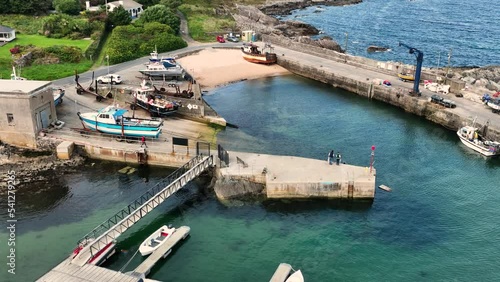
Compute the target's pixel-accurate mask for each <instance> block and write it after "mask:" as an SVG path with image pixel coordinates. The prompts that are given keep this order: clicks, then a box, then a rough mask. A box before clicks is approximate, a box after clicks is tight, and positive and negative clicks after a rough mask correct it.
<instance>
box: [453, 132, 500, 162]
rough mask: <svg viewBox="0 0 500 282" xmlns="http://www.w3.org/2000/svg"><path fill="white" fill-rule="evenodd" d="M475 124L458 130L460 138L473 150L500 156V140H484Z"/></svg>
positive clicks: (488, 155)
mask: <svg viewBox="0 0 500 282" xmlns="http://www.w3.org/2000/svg"><path fill="white" fill-rule="evenodd" d="M477 131H478V129H477V128H476V127H474V126H464V127H462V128H460V129H459V130H458V131H457V135H458V138H460V141H462V143H463V144H464V145H465V146H467V147H469V148H471V149H472V150H474V151H476V152H479V153H481V154H482V155H484V156H486V157H494V156H500V142H496V141H489V140H484V138H482V137H481V136H480V135H479V134H478V133H477Z"/></svg>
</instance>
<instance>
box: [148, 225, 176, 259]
mask: <svg viewBox="0 0 500 282" xmlns="http://www.w3.org/2000/svg"><path fill="white" fill-rule="evenodd" d="M174 232H175V228H174V227H168V226H166V225H163V226H162V227H160V228H159V229H158V230H156V231H155V232H153V234H151V235H149V237H148V238H146V240H144V242H142V244H141V246H140V247H139V252H140V253H141V255H143V256H147V255H149V254H151V253H152V252H154V251H155V250H156V249H158V248H159V247H160V246H161V245H163V244H165V242H167V240H168V239H169V238H170V236H172V234H173V233H174Z"/></svg>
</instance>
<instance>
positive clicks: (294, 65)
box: [278, 57, 500, 140]
mask: <svg viewBox="0 0 500 282" xmlns="http://www.w3.org/2000/svg"><path fill="white" fill-rule="evenodd" d="M278 64H279V65H281V66H282V67H284V68H286V69H288V70H289V71H291V72H293V73H295V74H297V75H300V76H303V77H307V78H311V79H314V80H317V81H320V82H323V83H326V84H330V85H333V86H335V87H338V88H342V89H345V90H348V91H350V92H353V93H356V94H358V95H361V96H364V97H367V98H371V99H376V100H379V101H382V102H385V103H388V104H391V105H393V106H396V107H399V108H402V109H404V110H405V111H406V112H409V113H412V114H416V115H419V116H422V117H425V118H426V119H428V120H430V121H433V122H435V123H437V124H440V125H442V126H444V127H446V128H448V129H451V130H455V131H456V130H458V129H459V128H460V127H461V126H463V125H464V124H466V123H467V122H468V118H469V117H464V116H461V115H460V114H458V113H456V109H451V110H450V109H447V108H444V107H442V106H439V105H436V104H434V103H431V102H429V101H425V100H422V99H418V98H416V97H413V96H409V95H406V94H405V92H406V89H398V88H394V87H386V86H381V85H374V84H373V83H372V81H371V80H366V81H359V80H354V79H351V78H348V77H345V76H342V75H339V74H338V73H334V72H331V71H328V70H326V69H323V68H321V66H317V67H312V66H307V65H304V64H301V63H300V62H297V61H294V60H291V59H288V58H285V57H278ZM483 125H484V124H481V123H476V126H477V127H478V128H480V127H482V126H483ZM487 133H488V137H489V138H490V139H492V140H500V130H499V129H497V128H493V127H491V126H490V127H489V128H488V132H487Z"/></svg>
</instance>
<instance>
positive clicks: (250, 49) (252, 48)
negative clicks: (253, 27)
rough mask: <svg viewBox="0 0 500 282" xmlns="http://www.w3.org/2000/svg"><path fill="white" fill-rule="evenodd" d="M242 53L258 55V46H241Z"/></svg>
mask: <svg viewBox="0 0 500 282" xmlns="http://www.w3.org/2000/svg"><path fill="white" fill-rule="evenodd" d="M243 51H244V52H247V53H250V54H260V53H261V52H260V51H259V46H257V45H255V44H251V43H250V44H243Z"/></svg>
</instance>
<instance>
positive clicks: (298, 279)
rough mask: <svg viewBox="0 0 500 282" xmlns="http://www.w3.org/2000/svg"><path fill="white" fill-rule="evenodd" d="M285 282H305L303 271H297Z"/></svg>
mask: <svg viewBox="0 0 500 282" xmlns="http://www.w3.org/2000/svg"><path fill="white" fill-rule="evenodd" d="M285 282H304V276H303V275H302V271H300V269H299V270H297V271H295V272H294V273H293V274H292V275H290V276H288V278H287V279H286V280H285Z"/></svg>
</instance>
